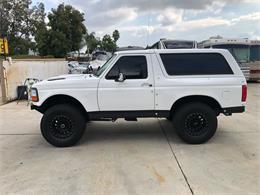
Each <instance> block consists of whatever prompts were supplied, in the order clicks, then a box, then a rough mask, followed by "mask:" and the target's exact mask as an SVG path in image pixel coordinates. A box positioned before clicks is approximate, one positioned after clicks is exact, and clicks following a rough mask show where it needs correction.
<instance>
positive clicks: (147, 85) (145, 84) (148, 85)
mask: <svg viewBox="0 0 260 195" xmlns="http://www.w3.org/2000/svg"><path fill="white" fill-rule="evenodd" d="M152 86H153V84H150V83H143V84H142V85H141V87H152Z"/></svg>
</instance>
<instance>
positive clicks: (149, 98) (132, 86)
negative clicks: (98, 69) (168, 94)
mask: <svg viewBox="0 0 260 195" xmlns="http://www.w3.org/2000/svg"><path fill="white" fill-rule="evenodd" d="M150 62H151V59H150V54H143V55H141V54H140V55H139V54H138V55H136V54H135V55H128V56H125V55H124V56H119V57H118V60H117V61H116V62H115V64H114V65H113V66H112V68H111V69H110V70H109V71H108V72H107V73H106V74H105V75H104V76H103V78H101V80H100V83H99V88H98V103H99V109H100V111H135V110H139V111H140V110H154V78H153V70H152V66H151V65H149V63H150Z"/></svg>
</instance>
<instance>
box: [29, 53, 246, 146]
mask: <svg viewBox="0 0 260 195" xmlns="http://www.w3.org/2000/svg"><path fill="white" fill-rule="evenodd" d="M246 95H247V84H246V80H245V77H244V75H243V74H242V72H241V70H240V68H239V66H238V64H237V62H236V60H235V59H234V57H233V56H232V55H231V54H230V53H229V52H228V51H227V50H221V49H208V50H205V49H196V50H194V49H182V50H165V49H164V50H140V51H124V52H118V53H115V54H114V55H113V57H112V58H111V59H110V60H108V61H107V62H106V63H105V64H104V65H103V66H102V67H101V68H100V69H99V70H98V71H97V72H96V74H94V75H93V74H89V75H74V76H73V75H71V76H70V75H61V76H58V77H53V78H50V79H48V80H44V81H42V82H39V83H37V84H35V85H34V86H33V89H32V90H31V98H32V102H33V103H32V106H31V108H32V109H35V110H37V111H39V112H41V113H42V114H43V117H42V120H41V132H42V135H43V137H44V138H45V139H46V140H47V141H48V142H49V143H50V144H52V145H54V146H58V147H66V146H72V145H74V144H76V143H77V142H78V141H79V140H80V138H81V137H82V135H83V133H84V131H85V127H86V123H87V122H89V121H94V120H98V121H100V120H112V121H115V120H116V119H118V118H125V119H126V120H133V121H135V120H137V118H139V117H155V118H157V117H165V118H168V119H169V120H170V121H172V123H173V125H174V127H175V130H176V131H177V133H178V135H179V136H180V137H181V138H182V139H183V140H184V141H185V142H187V143H190V144H200V143H204V142H206V141H208V140H209V139H210V138H211V137H212V136H213V135H214V134H215V132H216V129H217V124H218V121H217V116H219V115H220V114H221V113H222V114H224V115H226V116H230V115H232V113H239V112H244V110H245V102H246Z"/></svg>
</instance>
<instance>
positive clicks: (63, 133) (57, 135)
mask: <svg viewBox="0 0 260 195" xmlns="http://www.w3.org/2000/svg"><path fill="white" fill-rule="evenodd" d="M85 128H86V120H85V117H84V116H83V115H82V113H80V111H79V110H78V109H77V108H75V107H74V106H72V105H69V104H60V105H56V106H53V107H51V108H49V109H48V110H47V111H46V112H45V113H44V115H43V117H42V120H41V133H42V135H43V137H44V138H45V139H46V140H47V142H49V143H50V144H52V145H54V146H56V147H69V146H73V145H75V144H76V143H77V142H78V141H79V140H80V138H81V137H82V136H83V133H84V131H85Z"/></svg>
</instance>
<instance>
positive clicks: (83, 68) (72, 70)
mask: <svg viewBox="0 0 260 195" xmlns="http://www.w3.org/2000/svg"><path fill="white" fill-rule="evenodd" d="M88 67H89V62H78V61H70V62H69V63H68V73H69V74H83V73H86V72H87V70H88Z"/></svg>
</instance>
